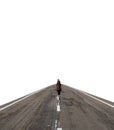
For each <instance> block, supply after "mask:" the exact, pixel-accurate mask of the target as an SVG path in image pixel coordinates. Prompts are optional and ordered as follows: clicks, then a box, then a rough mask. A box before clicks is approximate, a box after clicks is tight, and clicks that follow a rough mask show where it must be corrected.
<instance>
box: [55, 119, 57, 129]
mask: <svg viewBox="0 0 114 130" xmlns="http://www.w3.org/2000/svg"><path fill="white" fill-rule="evenodd" d="M56 128H57V120H55V130H56Z"/></svg>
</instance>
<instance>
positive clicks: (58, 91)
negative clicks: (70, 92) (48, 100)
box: [56, 79, 61, 96]
mask: <svg viewBox="0 0 114 130" xmlns="http://www.w3.org/2000/svg"><path fill="white" fill-rule="evenodd" d="M56 91H57V94H58V96H60V94H61V82H60V80H59V79H58V80H57V83H56Z"/></svg>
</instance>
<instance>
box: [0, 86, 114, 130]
mask: <svg viewBox="0 0 114 130" xmlns="http://www.w3.org/2000/svg"><path fill="white" fill-rule="evenodd" d="M56 96H57V93H56V91H55V85H52V86H49V87H47V88H45V89H43V90H42V91H39V92H35V93H33V94H30V95H27V96H25V97H22V98H20V99H17V100H15V101H13V102H10V103H8V104H6V105H3V106H1V107H0V130H114V106H113V105H112V104H113V103H111V102H109V101H107V100H104V99H101V98H97V97H96V96H93V95H90V96H89V94H87V93H83V92H82V91H80V90H76V89H73V88H70V87H68V86H66V85H62V93H61V96H60V100H59V99H58V97H56ZM92 97H93V98H92ZM94 97H95V98H94ZM97 99H98V100H97ZM99 100H100V101H99ZM102 101H103V102H102Z"/></svg>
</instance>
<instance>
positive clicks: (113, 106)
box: [79, 90, 114, 108]
mask: <svg viewBox="0 0 114 130" xmlns="http://www.w3.org/2000/svg"><path fill="white" fill-rule="evenodd" d="M79 91H80V92H82V93H83V94H85V95H87V96H89V97H91V98H93V99H95V100H97V101H99V102H102V103H104V104H106V105H107V106H110V107H112V108H114V105H111V104H109V103H107V102H104V101H102V100H100V99H98V98H96V97H93V96H91V95H89V94H87V93H86V92H83V91H81V90H79Z"/></svg>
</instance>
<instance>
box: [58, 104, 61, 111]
mask: <svg viewBox="0 0 114 130" xmlns="http://www.w3.org/2000/svg"><path fill="white" fill-rule="evenodd" d="M60 111H61V109H60V105H59V103H58V104H57V112H60Z"/></svg>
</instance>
